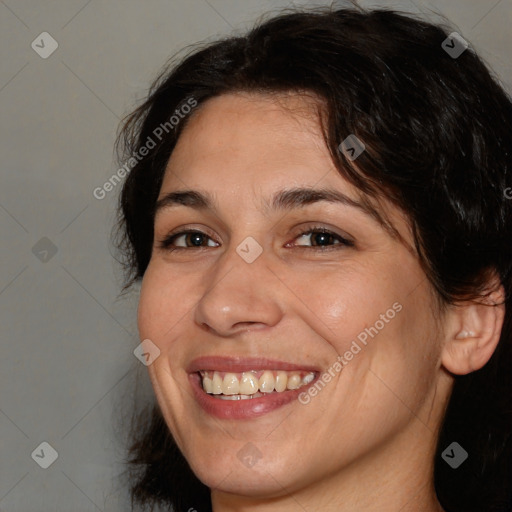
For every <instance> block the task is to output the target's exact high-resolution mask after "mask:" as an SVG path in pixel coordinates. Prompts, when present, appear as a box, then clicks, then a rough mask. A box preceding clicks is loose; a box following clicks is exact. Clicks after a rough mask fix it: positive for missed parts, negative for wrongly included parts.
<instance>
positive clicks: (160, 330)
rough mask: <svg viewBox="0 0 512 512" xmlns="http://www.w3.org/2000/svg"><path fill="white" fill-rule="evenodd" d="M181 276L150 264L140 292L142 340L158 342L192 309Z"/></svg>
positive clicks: (139, 313) (138, 318) (139, 316)
mask: <svg viewBox="0 0 512 512" xmlns="http://www.w3.org/2000/svg"><path fill="white" fill-rule="evenodd" d="M186 298H187V293H186V292H185V291H184V287H183V286H181V285H180V282H179V276H175V275H172V274H171V273H170V272H166V271H165V269H163V268H161V265H159V264H158V263H153V262H150V264H149V266H148V268H147V269H146V272H145V274H144V278H143V280H142V285H141V289H140V296H139V304H138V309H137V324H138V327H139V334H140V337H141V338H149V339H155V340H156V339H159V338H161V337H162V336H163V335H164V333H165V332H166V331H168V330H169V329H170V328H172V326H173V325H175V324H176V322H177V319H178V318H181V317H182V316H183V315H184V314H185V312H186V311H187V310H188V309H190V308H187V307H186Z"/></svg>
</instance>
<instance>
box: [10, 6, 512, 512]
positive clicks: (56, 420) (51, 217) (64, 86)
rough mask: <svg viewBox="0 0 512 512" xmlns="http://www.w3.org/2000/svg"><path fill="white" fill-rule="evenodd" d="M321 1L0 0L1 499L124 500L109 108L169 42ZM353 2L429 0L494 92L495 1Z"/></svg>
mask: <svg viewBox="0 0 512 512" xmlns="http://www.w3.org/2000/svg"><path fill="white" fill-rule="evenodd" d="M323 4H330V2H298V1H296V2H290V1H285V0H282V1H278V0H263V1H261V0H149V1H142V0H139V1H137V0H89V1H87V0H47V1H36V0H0V55H1V63H2V66H1V71H0V111H1V128H0V148H1V153H0V154H1V157H2V159H1V182H0V233H1V241H2V242H1V246H0V257H1V262H2V265H1V268H0V326H1V342H2V353H3V357H2V358H1V360H0V368H1V369H0V442H1V445H0V510H1V511H4V512H50V511H55V512H69V511H70V510H72V511H74V512H89V511H91V512H92V511H103V512H107V511H108V512H120V511H123V512H124V511H127V510H129V508H130V507H129V501H128V491H127V488H126V485H124V484H123V482H122V480H120V479H119V478H118V475H119V474H120V473H121V471H122V470H123V466H122V461H123V457H124V452H123V424H126V423H123V422H124V420H123V419H122V416H121V413H122V411H123V410H124V411H129V410H130V408H131V407H132V397H133V393H134V390H135V389H140V390H141V391H140V396H139V398H138V399H137V400H138V401H139V402H140V401H146V402H147V401H150V400H152V394H151V389H150V388H149V386H148V379H147V373H146V368H145V366H144V365H142V364H141V363H140V362H139V361H138V360H137V359H136V358H135V356H134V354H133V350H134V349H135V348H136V347H137V345H138V344H139V343H140V340H139V338H138V333H137V324H136V306H137V291H138V290H137V288H134V289H133V291H132V292H131V293H129V294H128V295H127V296H126V297H124V298H122V299H119V298H118V294H119V292H120V287H121V272H120V268H119V266H118V265H117V263H116V262H115V260H114V258H113V257H112V253H113V247H112V244H111V242H110V239H109V237H110V233H111V228H112V225H113V222H114V208H115V202H116V200H117V194H118V192H119V190H120V188H121V187H120V185H118V186H117V187H116V189H114V190H113V191H111V192H110V193H108V194H107V195H106V197H105V198H104V199H102V200H99V199H96V198H95V197H94V195H93V190H94V189H95V188H96V187H101V186H102V185H103V183H104V182H105V181H106V180H107V179H108V178H109V177H110V176H112V174H113V173H114V172H115V171H116V169H117V168H118V167H119V165H118V164H117V163H116V161H115V158H114V153H113V144H114V140H115V136H116V133H117V129H118V126H119V123H120V120H121V119H122V117H123V116H125V115H126V114H127V113H128V112H129V111H130V110H131V109H133V108H134V106H135V105H136V104H138V102H140V101H141V100H142V98H143V97H144V95H145V94H146V92H147V88H148V86H149V85H150V83H151V81H152V79H153V78H154V77H155V76H156V74H157V72H158V71H159V70H160V68H161V66H162V65H163V64H164V63H165V61H166V60H167V59H168V58H169V57H170V56H171V55H173V54H174V53H175V52H177V51H178V50H180V49H182V48H183V47H185V46H187V45H189V44H191V43H195V42H198V41H202V40H214V39H215V38H216V37H218V36H223V35H225V34H227V33H231V32H233V31H235V32H239V31H243V30H244V29H245V28H248V27H249V26H250V25H251V24H252V23H253V22H254V21H256V20H257V19H258V18H259V17H260V16H261V14H263V13H265V12H267V11H275V10H276V9H278V8H280V7H290V6H293V5H323ZM338 4H339V5H340V6H341V5H343V2H335V5H338ZM360 4H361V5H363V6H378V7H396V8H399V9H402V10H404V11H407V12H412V13H423V14H424V15H425V17H427V18H429V19H432V20H433V21H436V20H437V17H436V14H435V13H442V14H444V15H445V16H446V17H447V18H448V19H450V20H451V22H452V26H453V27H454V30H456V31H457V32H459V33H460V34H461V35H462V36H463V37H464V38H465V39H466V40H467V41H469V43H470V45H471V47H473V48H474V49H475V50H476V51H477V52H478V53H479V54H480V55H481V56H482V57H483V58H484V60H485V61H486V62H487V63H488V64H489V65H490V66H491V67H492V68H493V69H494V71H495V72H496V74H497V76H498V77H499V78H500V80H501V81H502V83H503V84H504V85H505V87H506V88H507V90H508V91H509V92H510V90H511V89H510V84H512V66H511V63H510V49H511V48H512V35H511V33H510V27H511V26H512V1H511V0H449V1H442V0H430V1H423V0H402V1H397V2H392V1H376V2H367V1H362V2H360ZM43 32H47V33H48V34H49V35H46V34H44V35H41V34H42V33H43ZM54 41H55V42H54ZM440 43H441V41H440ZM56 44H58V47H57V49H56V50H55V51H54V52H53V53H51V55H48V54H49V52H50V51H51V50H52V49H53V46H55V45H56ZM52 45H53V46H52ZM43 57H46V58H43ZM137 382H139V384H140V386H138V387H137V388H136V387H135V385H136V383H137ZM120 418H121V419H120ZM41 443H48V444H49V445H50V446H51V447H52V448H53V449H54V450H55V452H56V454H57V455H58V456H57V458H56V459H55V454H54V453H53V452H52V450H51V449H50V448H49V447H48V446H47V445H45V444H44V445H41ZM53 459H55V460H53ZM52 460H53V462H52ZM49 462H52V464H51V465H50V466H49V467H48V468H46V469H44V468H43V467H41V464H42V465H45V464H48V463H49Z"/></svg>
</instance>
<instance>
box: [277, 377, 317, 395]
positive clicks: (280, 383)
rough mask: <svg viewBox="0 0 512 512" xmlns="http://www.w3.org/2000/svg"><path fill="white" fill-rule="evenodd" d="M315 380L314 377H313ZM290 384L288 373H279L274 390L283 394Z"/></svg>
mask: <svg viewBox="0 0 512 512" xmlns="http://www.w3.org/2000/svg"><path fill="white" fill-rule="evenodd" d="M313 378H314V377H313ZM287 382H288V375H287V373H286V372H277V375H276V383H275V384H274V389H275V390H276V391H278V392H279V393H281V392H282V391H284V390H285V389H286V383H287Z"/></svg>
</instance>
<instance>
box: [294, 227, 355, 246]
mask: <svg viewBox="0 0 512 512" xmlns="http://www.w3.org/2000/svg"><path fill="white" fill-rule="evenodd" d="M308 237H309V239H310V240H311V241H312V242H314V244H313V245H311V246H309V247H312V248H316V247H319V248H320V250H325V249H324V248H326V249H327V250H331V249H335V250H337V249H342V248H343V247H353V246H354V242H352V241H351V240H347V239H346V238H344V237H343V236H341V235H338V234H337V233H334V232H333V231H330V230H328V229H326V228H324V227H323V226H313V227H311V228H310V229H308V230H307V231H302V232H301V233H299V234H298V235H297V236H296V237H295V238H296V239H301V238H302V239H306V238H308ZM332 240H337V241H338V243H329V241H332ZM287 245H289V244H287ZM334 246H339V247H334ZM298 247H302V248H307V247H308V246H304V245H298ZM317 250H318V249H317Z"/></svg>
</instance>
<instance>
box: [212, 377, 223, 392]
mask: <svg viewBox="0 0 512 512" xmlns="http://www.w3.org/2000/svg"><path fill="white" fill-rule="evenodd" d="M212 393H213V394H214V395H220V394H221V393H222V378H221V376H220V375H219V374H218V373H217V372H213V379H212Z"/></svg>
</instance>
